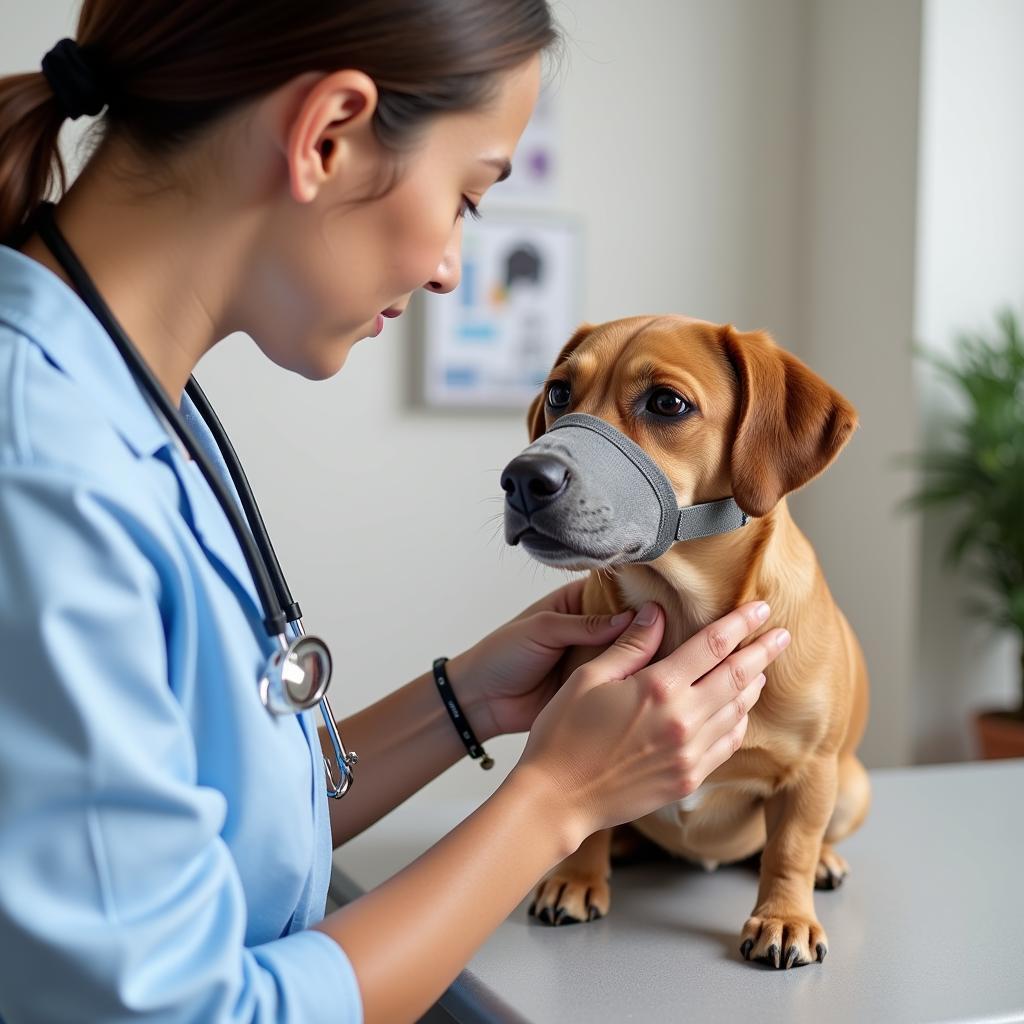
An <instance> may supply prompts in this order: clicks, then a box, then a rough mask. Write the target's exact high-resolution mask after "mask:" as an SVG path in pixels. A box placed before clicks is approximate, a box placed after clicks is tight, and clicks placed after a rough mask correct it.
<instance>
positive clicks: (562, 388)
mask: <svg viewBox="0 0 1024 1024" xmlns="http://www.w3.org/2000/svg"><path fill="white" fill-rule="evenodd" d="M571 394H572V392H571V390H570V388H569V385H568V384H566V383H565V381H561V380H556V381H555V382H554V384H549V385H548V405H550V406H551V408H552V409H563V408H565V406H567V405H568V404H569V398H570V396H571Z"/></svg>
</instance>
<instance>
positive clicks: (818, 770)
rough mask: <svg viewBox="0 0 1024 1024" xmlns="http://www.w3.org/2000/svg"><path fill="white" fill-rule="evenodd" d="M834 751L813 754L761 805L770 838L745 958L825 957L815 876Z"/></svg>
mask: <svg viewBox="0 0 1024 1024" xmlns="http://www.w3.org/2000/svg"><path fill="white" fill-rule="evenodd" d="M837 776H838V765H837V759H836V757H835V755H834V754H833V755H831V756H822V757H817V758H815V759H814V760H813V761H812V762H811V763H810V764H808V765H807V767H806V769H805V771H804V773H803V775H802V776H801V777H800V778H799V779H797V780H796V781H794V782H793V783H792V784H790V785H789V786H787V787H786V788H785V789H783V790H780V791H779V792H778V793H776V794H774V795H773V796H771V797H770V798H769V799H768V800H767V801H766V803H765V823H766V825H767V830H768V840H767V843H766V844H765V848H764V853H763V854H762V857H761V881H760V885H759V886H758V891H757V903H756V905H755V906H754V911H753V913H752V914H751V916H750V917H749V918H747V922H746V924H745V925H744V926H743V931H742V933H741V935H740V952H741V953H742V954H743V956H744V957H745V958H746V959H748V960H761V961H763V962H765V963H769V964H772V965H774V966H775V967H796V966H800V965H802V964H808V963H812V962H813V961H814V960H818V961H819V962H820V961H821V960H824V959H825V954H826V953H827V952H828V938H827V936H826V935H825V929H824V928H822V926H821V924H820V923H819V921H818V919H817V917H816V916H815V913H814V875H815V870H816V868H817V864H818V856H819V853H820V852H821V842H822V839H823V838H824V835H825V828H826V826H827V825H828V822H829V818H830V817H831V815H832V811H833V808H834V807H835V802H836V785H837Z"/></svg>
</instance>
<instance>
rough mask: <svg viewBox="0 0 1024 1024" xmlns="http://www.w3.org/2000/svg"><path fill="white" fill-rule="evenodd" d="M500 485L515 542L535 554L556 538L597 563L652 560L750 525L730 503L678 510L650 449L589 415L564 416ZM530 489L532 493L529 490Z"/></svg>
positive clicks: (511, 466)
mask: <svg viewBox="0 0 1024 1024" xmlns="http://www.w3.org/2000/svg"><path fill="white" fill-rule="evenodd" d="M524 456H525V457H526V458H524ZM520 460H521V461H520ZM560 466H562V467H564V469H560V468H559V467H560ZM531 467H532V468H531ZM536 467H542V468H541V469H539V470H538V469H537V468H536ZM531 472H532V473H533V476H532V478H531V475H530V474H531ZM538 474H539V475H538ZM562 474H564V479H562ZM502 487H503V488H504V489H505V491H506V502H505V537H506V540H507V541H508V542H509V543H510V544H516V543H518V542H519V539H520V538H522V539H523V540H524V546H525V547H527V549H528V550H529V549H531V548H536V547H537V545H538V544H542V542H543V543H548V542H549V541H551V540H553V541H557V542H561V544H563V545H564V546H565V547H566V548H568V549H569V550H570V551H575V552H578V553H580V554H581V555H582V556H583V557H585V558H589V559H593V560H597V561H601V560H609V561H614V562H616V563H618V562H651V561H653V560H654V559H656V558H658V557H660V556H661V555H663V554H664V553H665V552H666V551H667V550H668V549H669V548H670V547H671V546H672V545H673V544H675V543H676V542H677V541H686V540H696V539H697V538H700V537H711V536H715V535H717V534H722V533H728V532H729V531H731V530H735V529H738V528H739V527H741V526H744V525H746V523H747V515H746V513H744V512H743V511H742V509H740V507H739V506H738V505H737V504H736V502H735V501H734V500H733V499H732V498H724V499H722V500H721V501H711V502H706V503H704V504H701V505H690V506H686V507H684V508H680V507H679V506H678V504H677V502H676V496H675V492H674V491H673V490H672V485H671V484H670V483H669V481H668V478H667V477H666V476H665V474H664V473H663V472H662V471H661V469H660V468H659V467H658V465H657V464H656V463H655V462H654V460H653V459H652V458H651V457H650V456H649V455H648V454H647V452H645V451H644V450H643V448H641V447H640V446H639V445H638V444H637V443H636V442H635V441H633V440H631V439H630V438H628V437H627V436H626V435H625V434H623V433H622V432H621V431H619V430H616V428H615V427H613V426H612V425H611V424H610V423H608V422H606V421H605V420H602V419H599V418H598V417H596V416H591V415H589V414H587V413H569V414H567V415H565V416H561V417H559V419H558V420H557V421H556V422H555V423H554V424H553V425H552V427H551V429H550V430H549V431H548V432H547V433H546V434H543V435H542V436H541V437H539V438H538V439H537V440H536V441H534V442H533V444H531V445H529V446H528V447H527V448H525V449H524V450H523V452H522V453H521V454H520V455H519V456H517V457H516V459H513V460H512V461H511V462H510V463H509V464H508V466H506V467H505V471H504V472H503V473H502ZM530 487H532V488H533V493H532V494H527V493H525V492H526V490H527V488H530ZM548 492H550V493H548ZM538 533H539V534H540V535H541V537H540V538H538V537H537V534H538ZM527 538H529V540H528V539H527ZM531 540H532V541H533V543H530V541H531ZM535 553H536V551H535V550H531V554H535ZM542 554H543V544H542ZM541 560H542V561H547V559H544V558H543V557H541ZM566 560H567V559H566V558H559V559H557V560H556V561H558V562H565V561H566Z"/></svg>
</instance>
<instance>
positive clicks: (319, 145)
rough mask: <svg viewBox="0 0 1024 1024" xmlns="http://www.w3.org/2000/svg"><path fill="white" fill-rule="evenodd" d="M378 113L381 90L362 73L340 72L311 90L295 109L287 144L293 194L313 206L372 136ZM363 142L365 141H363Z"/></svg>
mask: <svg viewBox="0 0 1024 1024" xmlns="http://www.w3.org/2000/svg"><path fill="white" fill-rule="evenodd" d="M376 109H377V87H376V85H374V83H373V79H372V78H370V77H369V75H366V74H364V73H363V72H362V71H353V70H348V71H335V72H332V73H331V74H328V75H323V76H321V77H320V78H319V80H318V81H317V82H316V84H315V85H314V86H313V87H312V88H308V86H307V87H306V90H305V91H304V92H303V94H302V96H301V98H300V99H299V100H298V103H297V106H292V107H291V108H290V110H291V117H292V120H291V125H290V127H289V129H288V135H287V139H286V142H285V145H286V154H285V155H286V158H287V160H288V178H289V186H290V189H291V193H292V196H293V198H294V199H296V200H297V201H298V202H303V203H308V202H311V201H312V200H313V199H315V198H316V196H317V193H318V192H319V190H320V188H321V187H322V186H323V184H324V183H325V182H327V181H328V180H329V179H330V178H331V177H332V176H333V175H334V174H335V173H336V171H337V169H338V166H339V164H340V163H341V162H342V161H344V160H346V159H348V158H349V156H350V154H349V153H348V149H349V148H351V146H352V145H353V143H355V142H356V141H357V138H359V137H360V136H363V137H366V132H365V129H367V128H368V127H369V126H370V123H371V120H372V118H373V113H374V111H375V110H376ZM359 141H360V142H361V141H363V139H362V138H359Z"/></svg>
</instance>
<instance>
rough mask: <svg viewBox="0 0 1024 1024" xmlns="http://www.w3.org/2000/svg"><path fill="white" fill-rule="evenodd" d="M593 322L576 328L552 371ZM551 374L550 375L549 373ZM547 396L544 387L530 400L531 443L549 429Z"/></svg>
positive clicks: (590, 329) (581, 338) (528, 417)
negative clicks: (545, 415) (546, 417)
mask: <svg viewBox="0 0 1024 1024" xmlns="http://www.w3.org/2000/svg"><path fill="white" fill-rule="evenodd" d="M593 329H594V325H593V324H586V323H584V324H580V325H579V327H577V328H576V332H575V333H574V334H573V336H572V337H571V338H570V339H569V340H568V341H567V342H566V343H565V344H564V345H563V346H562V351H561V352H559V353H558V358H557V359H556V360H555V362H554V366H552V367H551V371H552V373H553V372H554V370H555V368H556V367H557V366H559V365H560V364H561V363H564V362H565V360H566V359H568V357H569V355H570V353H571V352H572V351H573V350H574V349H575V348H577V347H578V346H579V344H580V342H582V341H583V339H584V338H586V337H587V335H588V334H590V332H591V331H593ZM549 376H550V375H549ZM546 398H547V387H546V386H545V387H542V388H541V391H540V394H539V395H536V396H535V397H534V399H533V401H532V402H530V409H529V411H528V412H527V414H526V429H527V430H528V431H529V432H530V443H531V444H532V443H533V442H534V441H536V440H537V438H538V437H540V435H541V434H543V433H544V431H545V430H546V429H547V425H546V422H547V421H546V420H545V419H544V406H545V404H546V402H545V399H546Z"/></svg>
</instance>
